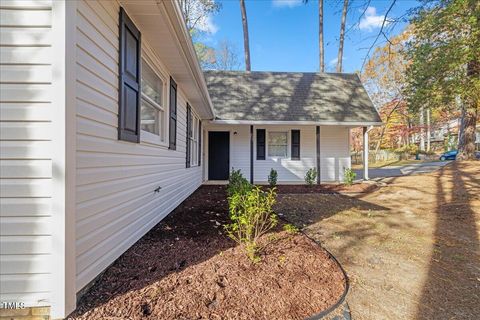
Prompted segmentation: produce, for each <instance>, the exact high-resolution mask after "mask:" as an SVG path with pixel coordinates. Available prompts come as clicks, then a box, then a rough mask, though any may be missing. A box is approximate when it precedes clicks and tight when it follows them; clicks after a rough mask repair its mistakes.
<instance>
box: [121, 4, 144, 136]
mask: <svg viewBox="0 0 480 320" xmlns="http://www.w3.org/2000/svg"><path fill="white" fill-rule="evenodd" d="M119 32H120V48H119V59H118V60H119V63H118V70H119V90H118V139H119V140H125V141H130V142H139V141H140V95H141V94H140V90H141V89H140V79H141V76H140V58H141V44H140V31H138V29H137V27H135V25H134V24H133V22H132V20H130V18H129V17H128V15H127V13H126V12H125V10H123V8H120V27H119Z"/></svg>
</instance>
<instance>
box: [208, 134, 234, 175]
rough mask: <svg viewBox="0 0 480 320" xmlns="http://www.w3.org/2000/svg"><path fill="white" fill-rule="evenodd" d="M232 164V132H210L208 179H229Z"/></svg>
mask: <svg viewBox="0 0 480 320" xmlns="http://www.w3.org/2000/svg"><path fill="white" fill-rule="evenodd" d="M229 166H230V132H228V131H210V132H209V133H208V180H228V174H229Z"/></svg>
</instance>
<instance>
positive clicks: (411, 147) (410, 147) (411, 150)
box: [394, 143, 418, 156]
mask: <svg viewBox="0 0 480 320" xmlns="http://www.w3.org/2000/svg"><path fill="white" fill-rule="evenodd" d="M394 152H395V153H398V154H402V153H404V154H409V155H412V156H413V155H416V154H417V153H418V146H417V145H416V144H413V143H411V144H407V145H404V146H403V147H400V148H397V149H395V150H394Z"/></svg>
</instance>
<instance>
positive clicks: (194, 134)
mask: <svg viewBox="0 0 480 320" xmlns="http://www.w3.org/2000/svg"><path fill="white" fill-rule="evenodd" d="M199 123H200V120H199V119H198V117H197V116H195V114H194V113H193V112H192V131H191V135H190V137H189V140H190V141H189V143H190V165H191V166H192V167H193V166H197V165H198V141H199V139H198V135H199V130H198V126H199Z"/></svg>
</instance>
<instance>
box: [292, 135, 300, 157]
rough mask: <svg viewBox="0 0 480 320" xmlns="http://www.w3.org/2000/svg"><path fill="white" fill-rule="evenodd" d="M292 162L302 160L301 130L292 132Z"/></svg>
mask: <svg viewBox="0 0 480 320" xmlns="http://www.w3.org/2000/svg"><path fill="white" fill-rule="evenodd" d="M292 160H300V130H292Z"/></svg>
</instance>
